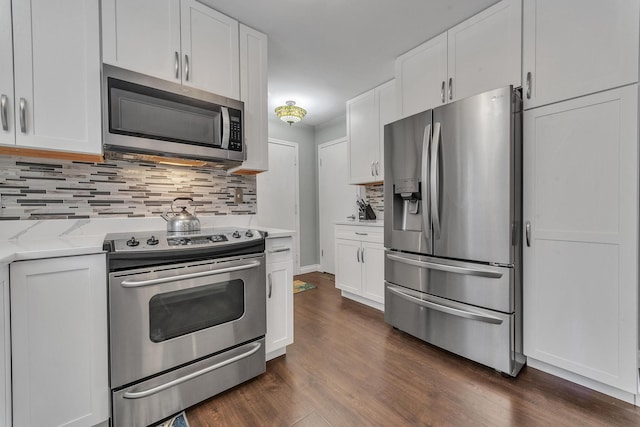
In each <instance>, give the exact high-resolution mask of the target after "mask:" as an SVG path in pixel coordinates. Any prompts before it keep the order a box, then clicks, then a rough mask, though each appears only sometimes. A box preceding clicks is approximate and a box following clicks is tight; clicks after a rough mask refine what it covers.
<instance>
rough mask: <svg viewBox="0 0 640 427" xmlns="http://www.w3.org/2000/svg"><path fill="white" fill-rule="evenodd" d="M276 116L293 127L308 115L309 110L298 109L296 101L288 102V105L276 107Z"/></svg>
mask: <svg viewBox="0 0 640 427" xmlns="http://www.w3.org/2000/svg"><path fill="white" fill-rule="evenodd" d="M276 114H277V115H278V118H279V119H280V120H282V121H283V122H287V123H289V126H291V125H292V124H294V123H298V122H299V121H300V120H302V119H303V118H304V116H306V115H307V110H305V109H304V108H300V107H297V106H296V103H295V102H294V101H287V105H281V106H279V107H276Z"/></svg>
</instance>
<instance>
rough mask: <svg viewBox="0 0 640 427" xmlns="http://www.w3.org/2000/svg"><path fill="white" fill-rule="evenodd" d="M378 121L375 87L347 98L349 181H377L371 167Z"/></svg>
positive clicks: (376, 155) (376, 148) (376, 150)
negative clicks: (354, 96)
mask: <svg viewBox="0 0 640 427" xmlns="http://www.w3.org/2000/svg"><path fill="white" fill-rule="evenodd" d="M379 121H380V118H379V112H378V96H377V93H376V91H375V90H370V91H368V92H366V93H363V94H362V95H360V96H358V97H356V98H353V99H350V100H349V101H347V138H348V146H349V182H350V183H351V184H365V183H369V182H376V181H381V180H382V178H380V177H376V175H375V166H376V162H377V161H379V159H380V154H379V141H380V128H379V127H378V123H379Z"/></svg>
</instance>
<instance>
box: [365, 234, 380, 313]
mask: <svg viewBox="0 0 640 427" xmlns="http://www.w3.org/2000/svg"><path fill="white" fill-rule="evenodd" d="M362 296H363V297H365V298H368V299H370V300H373V301H376V302H379V303H384V247H383V245H382V244H380V243H368V242H363V243H362Z"/></svg>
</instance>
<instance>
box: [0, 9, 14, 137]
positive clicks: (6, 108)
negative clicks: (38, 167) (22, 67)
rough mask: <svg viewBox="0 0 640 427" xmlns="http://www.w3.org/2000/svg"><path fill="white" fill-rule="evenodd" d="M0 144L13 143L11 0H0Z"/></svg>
mask: <svg viewBox="0 0 640 427" xmlns="http://www.w3.org/2000/svg"><path fill="white" fill-rule="evenodd" d="M0 58H2V59H0V99H1V102H2V104H1V105H0V115H1V116H2V120H1V123H0V144H9V145H14V144H15V143H16V139H15V124H14V121H13V102H14V98H13V36H12V34H11V0H0Z"/></svg>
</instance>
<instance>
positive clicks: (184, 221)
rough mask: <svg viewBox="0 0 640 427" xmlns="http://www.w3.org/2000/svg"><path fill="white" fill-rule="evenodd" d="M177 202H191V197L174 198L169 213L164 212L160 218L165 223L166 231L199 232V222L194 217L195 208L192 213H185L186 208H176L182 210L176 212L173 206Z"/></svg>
mask: <svg viewBox="0 0 640 427" xmlns="http://www.w3.org/2000/svg"><path fill="white" fill-rule="evenodd" d="M178 200H186V201H190V202H193V199H192V198H191V197H176V198H175V199H173V202H171V211H165V212H164V213H163V214H162V215H161V216H162V218H164V220H165V221H167V231H169V232H176V231H178V232H180V231H200V220H199V219H198V218H197V217H196V208H195V207H194V208H193V213H189V211H187V206H186V205H185V206H177V207H178V208H181V209H182V210H181V211H179V212H176V211H175V210H174V207H173V204H174V203H175V202H176V201H178Z"/></svg>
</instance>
